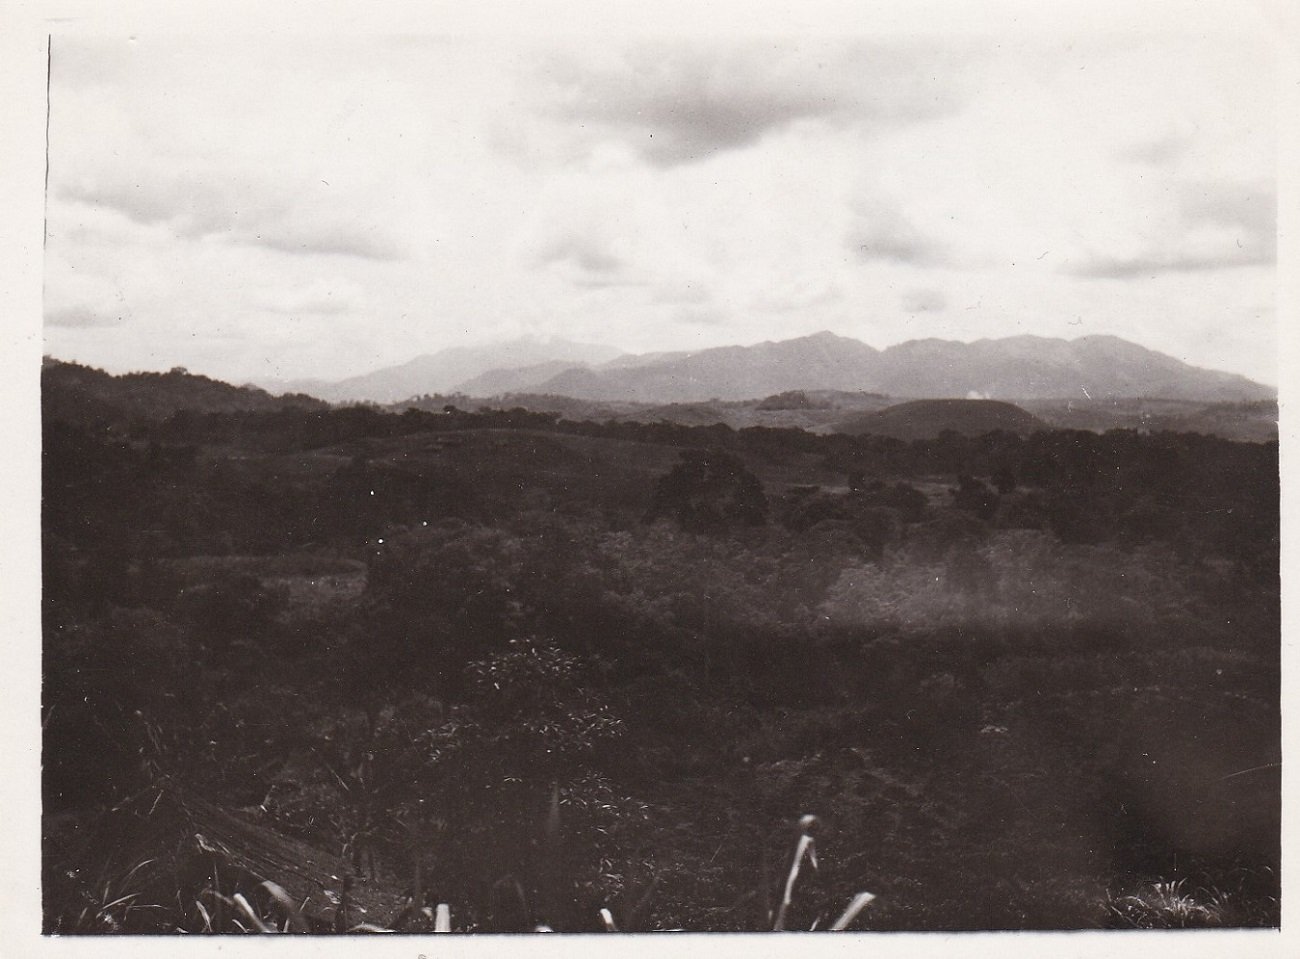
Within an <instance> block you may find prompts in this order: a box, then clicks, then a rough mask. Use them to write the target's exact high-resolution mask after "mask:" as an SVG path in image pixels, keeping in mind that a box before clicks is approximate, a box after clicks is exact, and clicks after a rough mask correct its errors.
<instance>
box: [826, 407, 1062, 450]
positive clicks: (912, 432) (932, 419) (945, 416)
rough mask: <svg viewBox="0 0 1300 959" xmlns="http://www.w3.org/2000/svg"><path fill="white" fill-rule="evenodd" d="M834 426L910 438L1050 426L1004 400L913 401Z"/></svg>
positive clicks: (1024, 431) (1026, 431) (1030, 430)
mask: <svg viewBox="0 0 1300 959" xmlns="http://www.w3.org/2000/svg"><path fill="white" fill-rule="evenodd" d="M834 429H835V432H838V433H849V434H852V435H854V436H860V435H863V434H867V433H870V434H873V435H875V436H892V437H893V438H894V439H899V440H909V441H910V440H919V439H927V438H929V437H932V436H938V435H939V434H940V433H942V432H944V431H945V430H952V431H953V432H956V433H961V434H963V435H965V436H982V435H983V434H985V433H992V432H994V431H996V430H1005V431H1006V432H1009V433H1018V434H1020V435H1022V436H1024V435H1027V434H1029V433H1033V432H1036V431H1038V430H1045V429H1050V427H1049V426H1048V424H1047V423H1045V422H1043V421H1042V420H1040V419H1039V418H1038V417H1036V416H1034V415H1033V414H1032V413H1029V412H1027V411H1026V410H1023V409H1021V408H1020V407H1018V406H1016V405H1014V404H1012V403H1004V402H1002V401H1000V400H912V401H911V402H908V403H899V404H897V405H895V406H890V407H887V408H885V409H883V410H880V411H879V412H876V413H863V414H860V415H858V416H853V417H850V418H849V419H847V420H843V421H841V422H840V423H837V424H836V425H835V428H834Z"/></svg>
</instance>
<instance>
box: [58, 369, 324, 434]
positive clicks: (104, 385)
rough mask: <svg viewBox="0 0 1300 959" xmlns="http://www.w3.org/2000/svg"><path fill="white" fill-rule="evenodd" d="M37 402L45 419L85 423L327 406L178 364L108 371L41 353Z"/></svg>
mask: <svg viewBox="0 0 1300 959" xmlns="http://www.w3.org/2000/svg"><path fill="white" fill-rule="evenodd" d="M41 404H42V411H43V414H44V416H45V417H46V418H47V419H57V420H62V421H64V422H68V423H79V424H85V425H89V424H91V423H93V422H95V421H96V420H105V421H109V422H121V421H139V420H147V421H154V422H159V421H162V420H165V419H167V418H168V417H170V416H172V415H173V414H175V413H177V412H179V411H181V410H188V411H190V412H195V413H234V412H262V413H265V412H273V411H275V410H286V409H298V410H321V409H327V408H328V407H329V404H328V403H325V402H324V401H322V400H318V399H316V398H315V397H311V396H304V395H301V394H297V395H289V396H280V397H275V396H272V395H271V394H269V393H267V392H266V391H264V390H260V389H258V388H257V387H252V386H231V385H230V384H229V383H223V382H221V381H220V380H214V379H210V378H208V377H206V376H199V375H195V374H193V373H189V372H188V371H186V370H185V369H183V368H181V367H177V368H175V369H173V370H171V371H170V372H167V373H127V374H125V375H123V376H113V375H111V374H109V373H105V372H104V371H103V370H99V369H95V368H93V367H89V366H82V365H81V364H79V363H66V362H63V361H62V360H57V359H54V358H52V357H46V358H45V362H44V363H43V364H42V366H41Z"/></svg>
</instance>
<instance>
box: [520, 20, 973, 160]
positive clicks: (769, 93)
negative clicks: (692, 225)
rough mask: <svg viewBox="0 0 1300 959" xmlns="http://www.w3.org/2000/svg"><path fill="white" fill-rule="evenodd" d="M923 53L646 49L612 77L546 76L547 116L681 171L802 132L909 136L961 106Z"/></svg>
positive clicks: (613, 65)
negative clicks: (801, 127)
mask: <svg viewBox="0 0 1300 959" xmlns="http://www.w3.org/2000/svg"><path fill="white" fill-rule="evenodd" d="M917 62H918V61H917V60H916V59H914V58H913V56H912V55H911V54H908V53H906V52H903V51H900V50H897V49H888V48H880V47H872V46H867V45H862V44H855V45H844V44H835V45H825V44H817V43H805V44H802V45H799V44H757V43H750V44H732V45H728V46H726V47H722V48H718V47H714V46H709V45H702V44H694V45H685V44H681V43H676V44H673V45H671V46H662V45H651V46H640V47H635V48H632V49H630V50H627V51H624V52H623V54H622V55H621V56H618V55H616V56H615V57H614V58H613V60H612V62H606V63H605V64H604V65H601V66H579V65H578V64H577V63H576V62H574V61H571V60H565V59H563V58H560V57H556V58H552V59H551V60H549V61H548V62H547V64H546V66H545V68H544V73H543V76H544V84H543V88H544V94H543V95H544V96H545V98H546V106H545V109H546V110H547V111H549V112H550V113H551V114H552V115H554V116H556V117H559V118H560V119H562V120H564V121H567V123H568V125H569V127H570V133H573V134H575V135H577V136H578V137H579V138H585V139H589V140H595V141H596V142H599V141H600V140H602V139H606V140H607V139H615V140H620V141H622V142H623V143H624V144H625V145H626V146H628V147H629V148H631V149H632V150H633V151H634V152H635V153H637V154H638V155H640V156H641V157H642V158H644V159H645V160H647V161H648V162H650V163H652V164H654V165H656V166H660V167H669V166H675V165H678V164H683V163H690V162H693V161H697V160H702V159H706V158H708V157H711V156H714V155H716V154H718V153H722V152H724V151H728V150H736V149H740V148H743V147H747V146H750V145H752V144H754V143H756V142H758V141H759V140H760V139H762V138H763V137H764V136H766V135H767V134H769V133H772V132H774V131H779V130H782V129H785V128H787V127H789V126H791V125H793V124H795V123H797V122H799V121H806V120H822V121H827V122H832V123H841V124H847V123H853V122H861V123H867V124H881V125H889V126H896V125H903V124H907V123H912V122H916V121H918V120H921V119H925V118H928V117H933V116H937V115H941V114H943V113H946V112H949V111H951V110H952V109H954V107H955V103H956V99H955V96H954V91H953V89H952V87H951V85H948V84H945V83H942V82H940V81H939V80H938V79H937V77H935V76H933V75H931V74H930V73H929V72H921V71H917V70H916V65H917Z"/></svg>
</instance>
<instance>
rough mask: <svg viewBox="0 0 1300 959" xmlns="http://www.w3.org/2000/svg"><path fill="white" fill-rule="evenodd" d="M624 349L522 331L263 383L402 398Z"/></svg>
mask: <svg viewBox="0 0 1300 959" xmlns="http://www.w3.org/2000/svg"><path fill="white" fill-rule="evenodd" d="M620 355H621V351H620V350H616V349H613V348H612V347H608V346H602V345H599V344H596V343H575V342H573V341H571V340H564V339H559V338H552V339H548V340H542V339H538V338H536V337H521V338H519V339H516V340H509V341H507V342H504V343H496V344H491V345H486V346H452V347H448V348H447V349H445V350H439V351H438V352H437V353H427V354H423V355H421V356H417V357H415V358H414V359H412V360H408V361H407V362H405V363H402V364H400V365H398V366H388V367H384V368H383V369H378V370H374V371H373V372H370V373H363V374H362V375H360V376H351V377H348V378H347V379H343V380H336V381H329V380H292V381H288V382H272V381H263V382H260V383H259V384H258V385H259V386H261V387H263V388H265V389H269V390H273V391H279V390H284V391H289V392H298V393H308V394H310V395H312V396H317V397H320V398H321V399H323V400H328V401H329V402H331V403H355V402H370V403H397V402H400V401H401V400H405V399H410V398H411V397H413V396H422V395H424V394H426V393H450V392H456V388H457V387H458V386H459V385H460V384H461V383H462V382H465V381H467V380H472V379H473V378H475V377H478V376H481V375H483V374H484V373H487V372H489V371H492V370H498V371H504V370H518V369H520V368H527V367H533V366H537V365H539V364H547V363H556V362H561V363H562V366H560V367H556V368H553V369H551V371H550V372H552V373H554V372H556V371H557V370H558V369H562V368H564V367H567V366H580V365H585V364H588V363H603V362H605V361H608V360H612V359H614V358H616V357H618V356H620Z"/></svg>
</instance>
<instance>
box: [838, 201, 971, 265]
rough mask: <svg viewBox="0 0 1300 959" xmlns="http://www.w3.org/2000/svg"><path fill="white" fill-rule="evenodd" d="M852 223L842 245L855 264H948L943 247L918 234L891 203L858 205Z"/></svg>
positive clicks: (920, 233)
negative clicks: (854, 259)
mask: <svg viewBox="0 0 1300 959" xmlns="http://www.w3.org/2000/svg"><path fill="white" fill-rule="evenodd" d="M854 221H855V222H854V225H853V226H852V227H851V228H850V230H849V235H848V239H847V241H846V242H847V244H848V246H849V249H850V250H852V251H853V253H854V255H855V256H856V257H857V258H858V259H859V260H862V261H864V262H873V261H879V260H884V261H888V262H893V263H906V264H911V265H914V266H939V265H945V264H947V263H949V262H950V260H951V254H950V251H949V250H948V249H947V247H946V246H945V245H944V244H942V243H940V242H939V241H937V240H935V239H934V238H933V237H930V236H927V235H926V234H924V233H922V232H921V231H920V230H919V229H917V227H916V226H915V224H913V223H912V222H911V220H910V219H909V218H908V217H907V216H905V215H904V214H903V212H902V211H901V210H899V209H898V208H897V207H896V206H894V205H893V204H892V203H889V202H886V201H881V200H875V201H871V202H869V203H868V202H859V203H858V204H857V206H856V209H855V216H854Z"/></svg>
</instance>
